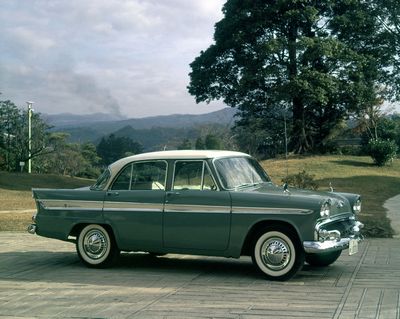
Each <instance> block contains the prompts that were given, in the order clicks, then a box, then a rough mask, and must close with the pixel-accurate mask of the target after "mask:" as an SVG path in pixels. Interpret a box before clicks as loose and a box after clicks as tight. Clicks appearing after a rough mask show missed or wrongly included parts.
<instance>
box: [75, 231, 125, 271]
mask: <svg viewBox="0 0 400 319" xmlns="http://www.w3.org/2000/svg"><path fill="white" fill-rule="evenodd" d="M76 250H77V252H78V256H79V258H80V259H81V260H82V261H83V263H84V264H85V265H86V266H88V267H94V268H105V267H109V266H111V265H112V264H113V263H114V262H115V260H116V259H117V257H118V249H117V246H116V244H115V241H114V237H113V235H112V234H110V233H109V232H108V231H107V230H106V229H105V228H104V227H103V226H100V225H97V224H91V225H87V226H86V227H84V228H83V229H82V231H81V232H80V233H79V236H78V241H77V242H76Z"/></svg>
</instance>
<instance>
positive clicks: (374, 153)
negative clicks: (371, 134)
mask: <svg viewBox="0 0 400 319" xmlns="http://www.w3.org/2000/svg"><path fill="white" fill-rule="evenodd" d="M396 152H397V145H396V143H395V142H394V141H392V140H382V139H379V138H378V139H371V140H370V141H369V143H368V153H369V155H370V156H371V157H372V159H373V160H374V163H375V164H376V165H378V166H384V165H385V164H387V163H388V162H391V161H393V159H394V158H395V157H396Z"/></svg>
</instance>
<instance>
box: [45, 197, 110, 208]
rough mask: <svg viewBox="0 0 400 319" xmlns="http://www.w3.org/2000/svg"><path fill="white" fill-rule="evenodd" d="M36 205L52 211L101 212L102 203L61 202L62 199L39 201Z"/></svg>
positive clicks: (82, 201)
mask: <svg viewBox="0 0 400 319" xmlns="http://www.w3.org/2000/svg"><path fill="white" fill-rule="evenodd" d="M38 203H39V204H40V205H41V206H42V207H43V208H44V209H52V210H76V209H82V210H97V211H98V210H102V209H103V201H102V200H101V201H85V200H62V199H39V200H38Z"/></svg>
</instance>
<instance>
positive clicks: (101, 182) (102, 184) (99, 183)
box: [90, 168, 111, 191]
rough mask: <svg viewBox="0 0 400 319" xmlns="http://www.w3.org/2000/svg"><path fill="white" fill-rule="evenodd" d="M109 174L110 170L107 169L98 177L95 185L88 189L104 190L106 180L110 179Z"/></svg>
mask: <svg viewBox="0 0 400 319" xmlns="http://www.w3.org/2000/svg"><path fill="white" fill-rule="evenodd" d="M110 176H111V173H110V170H109V169H108V168H107V169H105V170H104V172H103V173H102V174H101V175H100V176H99V178H98V179H97V181H96V183H95V184H94V185H92V186H91V187H90V189H91V190H95V191H100V190H102V189H104V187H105V186H106V185H107V182H108V180H109V179H110Z"/></svg>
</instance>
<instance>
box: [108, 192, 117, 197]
mask: <svg viewBox="0 0 400 319" xmlns="http://www.w3.org/2000/svg"><path fill="white" fill-rule="evenodd" d="M118 195H119V193H118V192H107V196H118Z"/></svg>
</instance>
